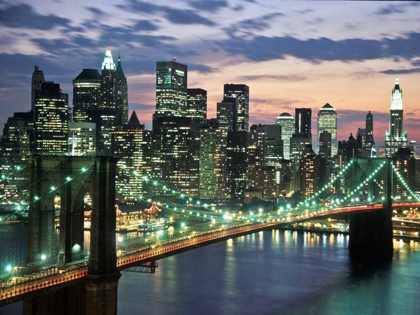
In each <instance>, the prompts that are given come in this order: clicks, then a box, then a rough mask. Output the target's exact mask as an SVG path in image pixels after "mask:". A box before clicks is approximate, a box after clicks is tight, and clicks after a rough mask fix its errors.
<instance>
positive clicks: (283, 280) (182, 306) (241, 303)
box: [0, 229, 420, 315]
mask: <svg viewBox="0 0 420 315" xmlns="http://www.w3.org/2000/svg"><path fill="white" fill-rule="evenodd" d="M132 237H135V236H133V235H127V238H132ZM87 238H88V235H86V234H85V239H87ZM348 241H349V237H348V235H343V234H328V233H327V234H316V233H311V232H293V231H285V230H275V229H273V230H271V231H264V232H260V233H254V234H251V235H246V236H241V237H239V238H235V239H229V240H227V241H225V242H220V243H216V244H212V245H209V246H205V247H202V248H198V249H194V250H191V251H187V252H184V253H181V254H178V255H175V256H171V257H168V258H165V259H163V260H161V261H159V267H158V269H157V273H156V274H154V275H150V274H137V273H129V272H123V276H122V277H121V280H120V284H119V296H118V310H119V314H120V315H124V314H154V315H160V314H162V315H164V314H165V315H171V314H174V315H175V314H185V315H189V314H200V315H207V314H208V315H213V314H221V315H224V314H226V315H227V314H229V315H230V314H241V315H242V314H245V315H247V314H250V315H251V314H253V315H254V314H264V315H266V314H286V315H289V314H291V315H307V314H309V315H315V314H316V315H318V314H319V315H321V314H322V315H324V314H326V315H330V314H344V315H347V314H349V315H350V314H352V315H353V314H354V315H364V314H366V315H368V314H369V315H370V314H385V315H393V314H420V301H419V299H418V291H419V289H420V263H419V262H420V261H419V260H420V254H419V243H418V242H402V241H399V240H396V241H394V248H395V251H394V255H393V260H392V262H376V263H373V262H363V261H355V260H353V259H351V258H350V257H349V252H348V249H347V247H348ZM85 246H87V244H86V243H85ZM0 314H6V315H9V314H21V304H19V303H18V304H14V305H12V306H8V307H5V308H1V309H0Z"/></svg>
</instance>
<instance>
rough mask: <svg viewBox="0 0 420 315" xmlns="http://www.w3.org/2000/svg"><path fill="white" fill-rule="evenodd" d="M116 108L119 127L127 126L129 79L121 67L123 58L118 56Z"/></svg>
mask: <svg viewBox="0 0 420 315" xmlns="http://www.w3.org/2000/svg"><path fill="white" fill-rule="evenodd" d="M115 106H116V110H117V125H119V126H122V125H125V124H126V123H127V122H128V89H127V78H126V77H125V75H124V71H123V69H122V66H121V56H118V64H117V70H115Z"/></svg>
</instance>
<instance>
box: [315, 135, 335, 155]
mask: <svg viewBox="0 0 420 315" xmlns="http://www.w3.org/2000/svg"><path fill="white" fill-rule="evenodd" d="M318 151H319V155H320V156H322V157H326V158H329V157H331V151H332V145H331V133H329V132H328V131H327V130H324V131H323V132H321V134H320V135H319V141H318Z"/></svg>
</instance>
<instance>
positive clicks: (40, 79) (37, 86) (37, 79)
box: [31, 66, 45, 115]
mask: <svg viewBox="0 0 420 315" xmlns="http://www.w3.org/2000/svg"><path fill="white" fill-rule="evenodd" d="M44 82H45V78H44V72H42V70H39V67H38V66H35V69H34V72H33V73H32V93H31V109H32V112H33V113H35V98H36V93H39V92H40V91H41V84H42V83H44ZM34 115H35V114H34Z"/></svg>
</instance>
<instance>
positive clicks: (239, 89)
mask: <svg viewBox="0 0 420 315" xmlns="http://www.w3.org/2000/svg"><path fill="white" fill-rule="evenodd" d="M227 98H236V99H237V100H238V106H237V108H236V111H237V122H238V123H237V128H238V129H237V130H238V131H248V124H249V87H248V86H247V85H245V84H225V86H224V99H227Z"/></svg>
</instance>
